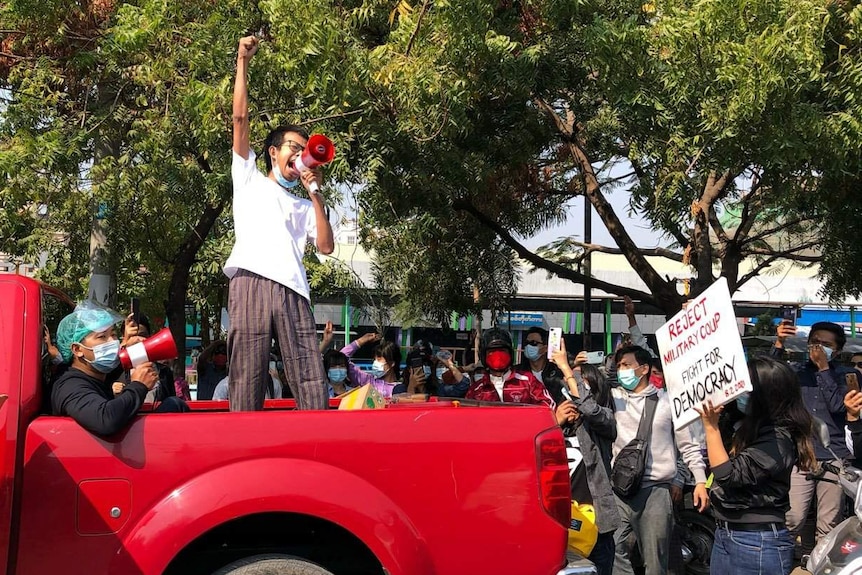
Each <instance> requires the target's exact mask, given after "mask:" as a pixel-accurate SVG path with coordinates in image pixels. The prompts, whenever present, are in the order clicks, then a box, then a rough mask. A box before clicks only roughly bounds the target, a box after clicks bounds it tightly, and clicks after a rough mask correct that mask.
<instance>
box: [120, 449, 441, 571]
mask: <svg viewBox="0 0 862 575" xmlns="http://www.w3.org/2000/svg"><path fill="white" fill-rule="evenodd" d="M285 512H286V513H295V514H300V515H306V516H310V517H315V518H319V519H321V520H324V521H327V522H330V523H332V524H334V525H337V526H339V527H341V528H343V529H345V530H346V531H348V532H349V533H351V534H352V535H354V536H355V537H356V538H357V539H358V540H360V541H361V542H362V543H363V544H364V545H365V546H366V547H367V548H368V549H369V550H370V551H371V553H372V554H373V555H374V556H375V557H376V558H377V560H378V561H379V562H380V564H381V565H382V566H383V567H384V568H385V569H386V571H387V572H388V573H391V575H406V574H410V575H414V574H415V575H432V574H433V573H434V567H433V563H432V560H431V555H430V553H429V549H428V546H427V544H426V542H425V541H424V539H422V537H421V536H420V534H419V533H418V531H417V529H416V528H415V526H414V525H413V524H412V523H411V521H410V519H409V518H408V517H407V515H406V514H405V513H404V512H403V511H402V510H401V509H400V508H398V506H397V505H396V504H395V503H394V502H393V501H392V500H391V499H390V498H389V497H388V496H387V495H386V494H385V493H383V492H382V491H381V490H380V489H378V488H377V487H375V486H374V485H372V484H371V483H369V482H367V481H365V480H364V479H362V478H361V477H358V476H356V475H353V474H351V473H348V472H347V471H345V470H343V469H340V468H337V467H334V466H332V465H329V464H326V463H321V462H317V461H310V460H300V459H282V458H262V459H255V460H244V461H239V462H236V463H231V464H228V465H225V466H222V467H218V468H215V469H212V470H210V471H208V472H206V473H204V474H202V475H200V476H198V477H195V478H192V479H190V480H189V481H187V482H186V483H184V484H183V485H180V486H178V487H176V488H175V489H173V490H172V491H171V492H170V493H167V494H165V496H164V497H163V498H161V499H160V500H159V501H157V502H156V503H155V504H154V505H152V506H151V507H150V508H149V509H147V510H146V511H145V512H144V513H143V514H142V515H141V516H140V517H139V519H138V520H137V521H135V522H134V523H133V524H131V525H129V526H128V529H124V532H125V533H124V535H123V536H121V548H120V549H119V550H118V553H117V555H116V557H115V559H114V561H113V562H112V565H111V570H110V575H126V574H128V573H140V574H142V575H161V574H162V573H163V572H164V571H165V569H166V568H167V566H168V565H169V564H170V562H171V561H172V560H173V559H174V557H176V556H177V555H178V554H179V553H180V552H181V551H183V550H184V549H185V548H186V547H188V546H189V545H191V544H192V543H193V542H194V541H196V540H197V539H198V538H200V537H202V536H204V535H206V533H208V532H209V531H211V530H213V529H215V528H217V527H219V526H221V525H223V524H225V523H228V522H230V521H233V520H236V519H239V518H242V517H245V516H249V515H255V514H262V513H285Z"/></svg>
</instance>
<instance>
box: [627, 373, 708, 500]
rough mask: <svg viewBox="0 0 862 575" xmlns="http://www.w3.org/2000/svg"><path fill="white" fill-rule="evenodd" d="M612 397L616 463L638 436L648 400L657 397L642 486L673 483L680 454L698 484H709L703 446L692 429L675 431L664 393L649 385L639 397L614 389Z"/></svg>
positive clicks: (635, 394)
mask: <svg viewBox="0 0 862 575" xmlns="http://www.w3.org/2000/svg"><path fill="white" fill-rule="evenodd" d="M612 394H613V401H614V418H615V419H616V422H617V438H616V440H615V441H614V444H613V457H614V460H615V459H616V457H617V454H618V453H619V452H620V451H621V450H622V448H623V447H625V446H626V445H628V444H629V442H631V440H632V439H634V438H635V435H637V432H638V425H639V424H640V420H641V414H642V413H643V409H644V404H645V403H646V398H647V397H649V396H650V395H654V394H658V405H657V406H656V412H655V419H654V420H653V424H652V428H651V430H650V435H649V452H648V453H647V459H646V469H645V470H644V476H643V483H642V486H644V487H647V486H649V485H654V484H657V483H671V482H672V481H673V478H674V477H675V476H676V460H677V455H678V454H681V455H682V459H683V461H685V464H686V466H688V468H689V470H691V472H692V474H693V475H694V479H695V482H696V483H705V482H706V465H705V464H704V461H703V456H702V455H701V453H700V445H698V443H697V442H696V441H695V440H694V438H693V437H692V433H691V426H689V427H684V428H683V429H681V430H680V431H674V429H673V419H672V418H671V413H670V400H669V399H668V397H667V393H666V392H665V391H664V390H658V389H656V388H655V387H654V386H653V385H648V386H647V387H646V389H644V390H642V391H641V392H640V393H634V392H631V391H627V390H626V389H624V388H622V387H615V388H613V390H612ZM612 464H613V463H612Z"/></svg>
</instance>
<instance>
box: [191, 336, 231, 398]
mask: <svg viewBox="0 0 862 575" xmlns="http://www.w3.org/2000/svg"><path fill="white" fill-rule="evenodd" d="M227 371H228V365H227V344H226V343H225V341H224V340H221V339H220V340H216V341H214V342H212V343H211V344H210V345H208V346H207V347H206V349H204V350H203V351H202V352H201V354H200V356H198V391H197V397H196V399H197V400H198V401H208V400H210V399H212V398H213V394H214V393H215V390H216V387H217V386H218V384H219V382H221V381H222V380H223V379H224V378H226V377H227Z"/></svg>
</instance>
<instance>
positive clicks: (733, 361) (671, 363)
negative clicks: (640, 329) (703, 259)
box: [656, 278, 751, 429]
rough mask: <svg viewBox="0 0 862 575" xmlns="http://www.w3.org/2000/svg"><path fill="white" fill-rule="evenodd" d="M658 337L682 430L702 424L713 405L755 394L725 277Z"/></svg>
mask: <svg viewBox="0 0 862 575" xmlns="http://www.w3.org/2000/svg"><path fill="white" fill-rule="evenodd" d="M656 339H657V341H658V347H659V351H660V354H661V360H662V365H663V366H664V378H665V385H666V387H667V391H668V395H669V397H670V400H671V408H672V409H671V414H672V415H673V421H674V427H675V428H676V429H681V428H683V427H685V426H686V425H688V424H689V423H691V422H693V421H695V420H697V419H698V418H699V417H700V416H699V414H698V411H697V409H699V408H700V407H701V405H703V404H704V403H706V402H707V401H712V403H713V405H716V406H721V405H724V404H725V403H728V402H729V401H732V400H733V399H736V398H737V397H738V396H740V395H742V394H743V393H745V392H747V391H751V379H750V376H749V373H748V367H747V365H746V361H745V352H744V351H743V349H742V340H741V339H740V337H739V328H738V327H737V324H736V316H735V314H734V312H733V303H732V302H731V299H730V291H729V290H728V289H727V280H726V279H725V278H720V279H719V280H718V281H717V282H715V283H714V284H712V286H710V288H709V289H707V290H706V291H705V292H703V293H702V294H701V295H700V296H699V297H696V298H694V299H692V300H691V301H690V302H689V304H688V305H687V306H686V308H685V309H684V310H682V311H680V312H679V313H678V314H676V315H675V316H674V317H672V318H671V320H670V321H669V322H667V323H666V324H664V325H663V326H661V327H660V328H659V329H658V330H657V331H656Z"/></svg>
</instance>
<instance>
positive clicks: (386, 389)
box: [341, 333, 401, 397]
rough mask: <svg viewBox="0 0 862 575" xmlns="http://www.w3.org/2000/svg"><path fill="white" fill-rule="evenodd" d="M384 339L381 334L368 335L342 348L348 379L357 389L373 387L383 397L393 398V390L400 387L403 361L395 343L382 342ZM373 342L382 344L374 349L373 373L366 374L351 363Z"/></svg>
mask: <svg viewBox="0 0 862 575" xmlns="http://www.w3.org/2000/svg"><path fill="white" fill-rule="evenodd" d="M382 339H383V338H382V336H381V335H380V334H379V333H366V334H365V335H363V336H361V337H359V338H358V339H356V340H355V341H352V342H351V343H349V344H348V345H346V346H344V347H343V348H341V353H343V354H344V355H345V356H346V357H347V359H348V362H347V379H349V380H350V382H351V383H353V384H354V385H355V386H356V387H361V386H363V385H373V386H374V388H375V389H376V390H377V391H379V392H380V394H381V395H382V396H383V397H392V390H393V389H394V388H395V386H396V385H398V378H399V375H400V373H401V370H400V369H399V363H400V361H401V350H400V348H399V347H398V345H396V344H395V342H392V341H388V340H386V341H381V340H382ZM373 342H380V343H378V344H377V346H375V348H374V362H373V363H372V364H371V371H370V372H366V371H362V370H361V369H359V368H358V367H357V366H356V364H354V363H353V362H352V361H350V358H351V357H353V354H355V353H356V352H357V351H359V349H360V348H361V347H362V346H364V345H367V344H369V343H373Z"/></svg>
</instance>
